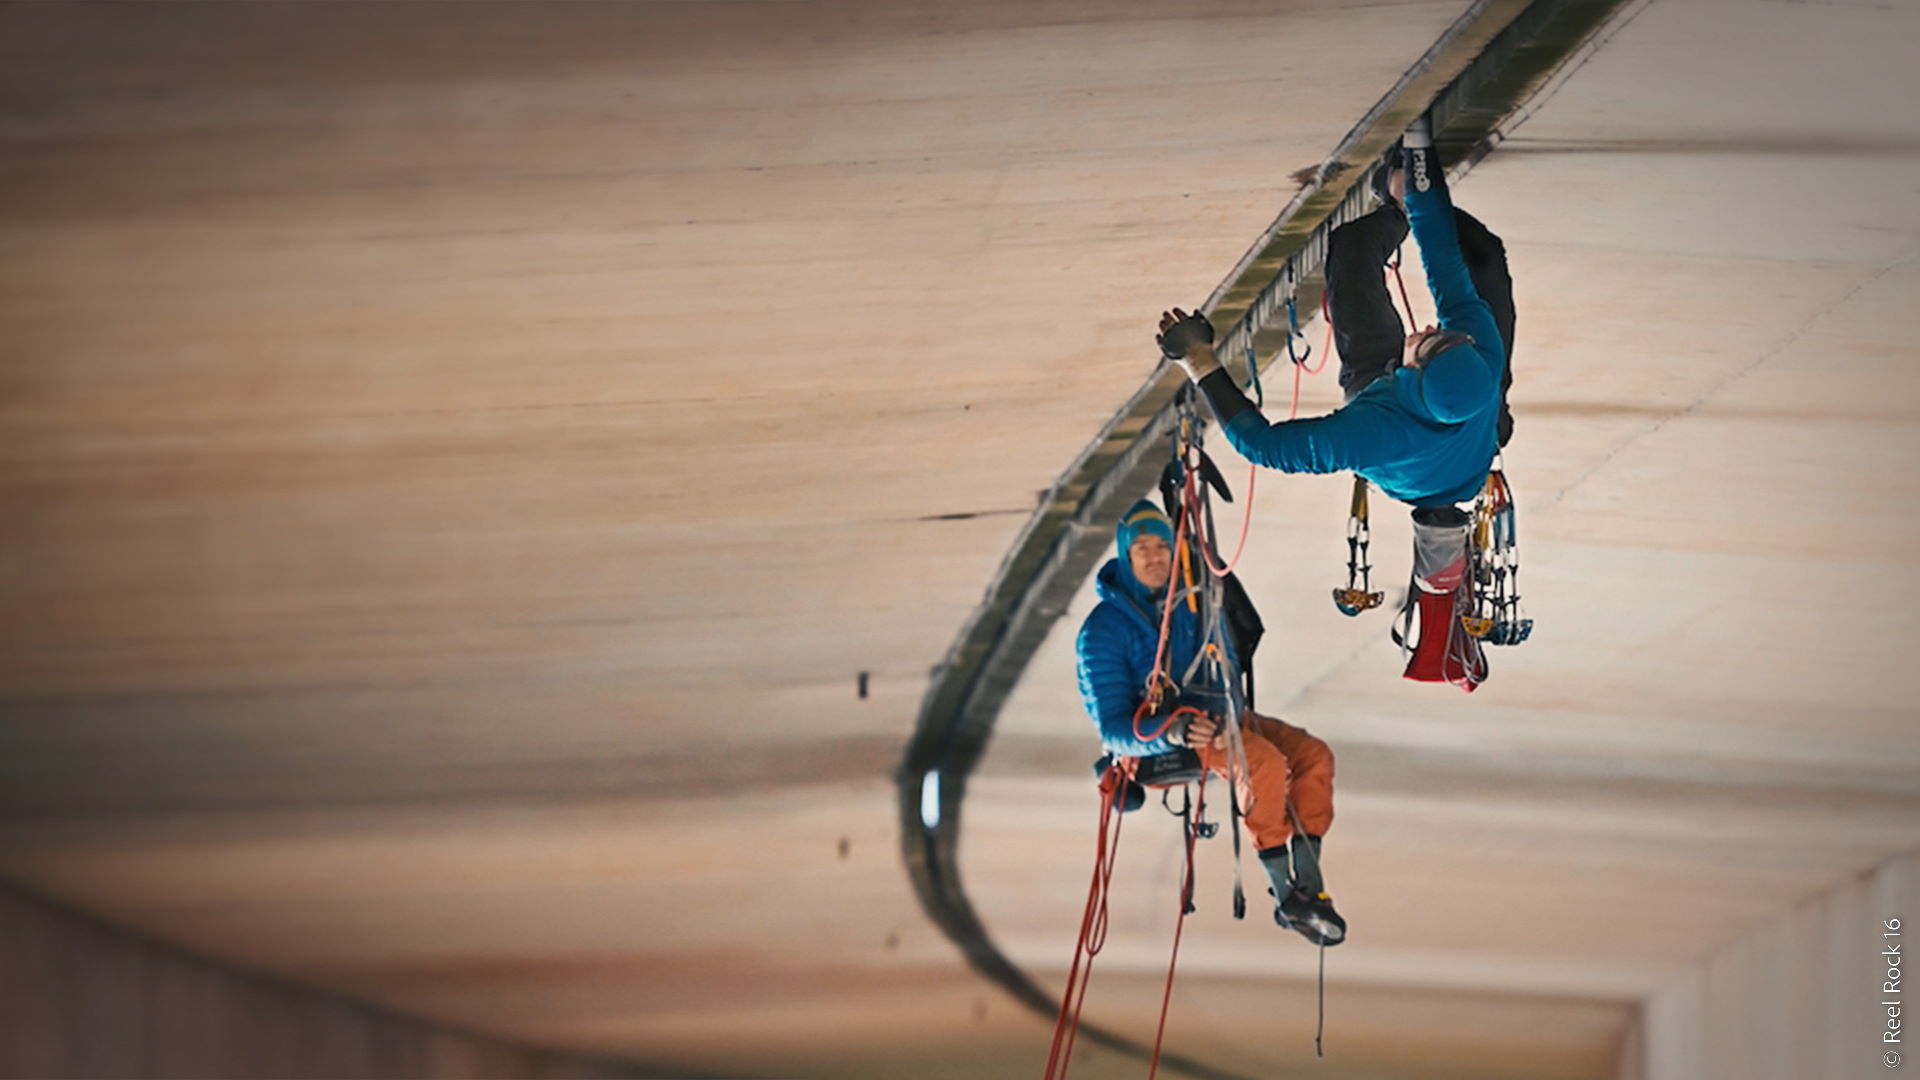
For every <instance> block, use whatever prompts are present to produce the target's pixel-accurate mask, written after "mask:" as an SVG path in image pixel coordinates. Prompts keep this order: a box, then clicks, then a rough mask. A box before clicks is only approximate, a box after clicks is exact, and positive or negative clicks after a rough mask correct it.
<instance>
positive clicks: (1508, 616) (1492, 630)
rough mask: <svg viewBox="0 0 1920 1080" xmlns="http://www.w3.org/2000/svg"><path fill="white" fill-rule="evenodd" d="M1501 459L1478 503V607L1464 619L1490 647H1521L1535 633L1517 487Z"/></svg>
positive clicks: (1471, 631) (1475, 548) (1475, 533)
mask: <svg viewBox="0 0 1920 1080" xmlns="http://www.w3.org/2000/svg"><path fill="white" fill-rule="evenodd" d="M1502 466H1503V462H1502V461H1501V460H1500V459H1499V458H1497V457H1496V458H1495V459H1494V463H1493V470H1492V471H1491V472H1489V473H1488V474H1487V484H1486V487H1484V488H1482V489H1481V491H1480V498H1479V499H1478V500H1476V501H1475V503H1474V507H1473V583H1474V608H1473V612H1472V613H1471V614H1469V615H1464V616H1462V617H1461V620H1460V622H1461V625H1462V626H1464V627H1465V628H1466V630H1467V632H1468V633H1469V634H1472V635H1473V636H1474V637H1477V638H1481V639H1482V640H1484V641H1485V642H1486V643H1487V644H1489V645H1518V644H1520V643H1521V642H1523V641H1525V640H1527V638H1529V637H1531V636H1532V635H1533V620H1532V619H1530V618H1527V616H1526V614H1525V612H1524V610H1523V609H1522V608H1521V606H1520V550H1519V536H1518V532H1517V530H1516V528H1515V524H1514V519H1515V513H1514V504H1513V488H1512V487H1511V486H1509V485H1508V483H1507V475H1506V471H1505V469H1504V468H1503V467H1502Z"/></svg>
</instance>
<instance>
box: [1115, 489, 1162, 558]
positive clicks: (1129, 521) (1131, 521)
mask: <svg viewBox="0 0 1920 1080" xmlns="http://www.w3.org/2000/svg"><path fill="white" fill-rule="evenodd" d="M1142 533H1150V534H1152V535H1154V536H1158V537H1159V538H1160V539H1162V540H1165V541H1166V542H1167V546H1168V547H1172V546H1173V522H1171V521H1168V520H1167V515H1166V514H1165V512H1163V511H1162V510H1161V509H1160V507H1159V505H1158V504H1156V503H1155V502H1154V501H1153V500H1152V499H1141V500H1140V501H1139V502H1137V503H1134V504H1133V505H1132V506H1130V507H1128V508H1127V512H1126V513H1125V514H1122V515H1121V516H1120V527H1119V528H1117V529H1115V530H1114V531H1113V538H1114V540H1115V541H1116V542H1118V543H1119V545H1120V561H1121V563H1122V564H1123V565H1124V564H1126V561H1127V549H1128V548H1130V547H1132V546H1133V542H1134V541H1135V540H1137V539H1139V538H1140V536H1141V534H1142Z"/></svg>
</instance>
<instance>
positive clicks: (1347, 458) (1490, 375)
mask: <svg viewBox="0 0 1920 1080" xmlns="http://www.w3.org/2000/svg"><path fill="white" fill-rule="evenodd" d="M1405 153H1406V186H1407V192H1406V199H1405V202H1406V213H1407V219H1408V222H1409V224H1410V226H1411V228H1412V232H1413V237H1414V241H1415V242H1416V243H1417V244H1418V245H1419V247H1420V261H1421V263H1422V264H1423V265H1425V267H1426V270H1427V287H1428V288H1429V289H1430V290H1431V291H1432V292H1433V298H1434V304H1435V307H1436V308H1437V310H1438V312H1439V317H1440V325H1439V327H1438V328H1435V327H1431V326H1430V327H1428V328H1426V329H1425V330H1421V331H1418V332H1416V333H1413V334H1410V335H1408V336H1407V340H1406V345H1405V349H1404V351H1403V353H1402V358H1401V363H1400V367H1399V368H1398V369H1396V370H1394V371H1392V372H1390V373H1388V374H1387V375H1386V376H1384V377H1382V378H1379V379H1376V380H1375V381H1373V382H1372V383H1370V384H1369V385H1367V386H1366V387H1365V388H1364V389H1362V390H1360V391H1359V392H1358V393H1356V394H1355V395H1354V396H1353V398H1352V399H1351V400H1349V401H1348V402H1347V403H1346V405H1344V406H1342V407H1341V408H1339V409H1337V410H1335V411H1334V412H1332V413H1329V414H1328V415H1326V416H1320V417H1312V418H1308V419H1301V420H1287V421H1282V422H1280V423H1277V424H1270V423H1268V422H1267V420H1266V419H1265V418H1264V417H1262V416H1261V415H1260V413H1259V411H1258V410H1256V409H1255V408H1254V407H1253V404H1252V403H1251V402H1249V401H1248V400H1247V398H1246V395H1245V394H1244V393H1242V392H1241V391H1240V388H1239V387H1238V386H1237V385H1235V383H1234V381H1233V378H1232V376H1231V375H1229V374H1228V373H1227V372H1226V369H1224V368H1222V367H1221V366H1220V362H1219V360H1218V359H1216V358H1215V356H1214V352H1213V327H1212V325H1211V324H1209V323H1208V322H1207V321H1206V318H1205V317H1204V316H1201V315H1197V314H1196V315H1188V314H1186V313H1185V312H1182V311H1181V310H1180V309H1178V308H1175V309H1174V310H1173V311H1171V312H1168V313H1167V314H1165V315H1163V316H1162V317H1161V321H1160V331H1161V332H1160V335H1159V337H1158V338H1157V339H1156V340H1158V341H1159V343H1160V346H1161V350H1162V351H1163V352H1164V353H1165V354H1166V356H1167V357H1168V359H1171V360H1174V361H1176V362H1177V363H1179V364H1180V365H1181V366H1182V367H1184V368H1185V369H1186V371H1187V374H1188V375H1189V377H1191V378H1192V379H1193V380H1194V381H1195V382H1197V383H1198V384H1199V385H1200V388H1201V390H1202V391H1203V392H1204V393H1205V394H1206V396H1207V400H1208V402H1209V403H1211V404H1212V406H1213V411H1214V415H1215V416H1216V417H1217V418H1218V419H1219V421H1220V427H1221V429H1222V431H1224V432H1225V434H1226V436H1227V441H1228V442H1230V443H1232V444H1233V447H1234V449H1236V450H1238V451H1240V453H1241V455H1242V456H1244V457H1246V458H1247V460H1249V461H1252V462H1254V463H1255V464H1258V465H1265V466H1268V467H1270V468H1275V469H1279V470H1281V471H1282V472H1292V473H1335V472H1347V471H1352V472H1356V473H1359V474H1360V475H1361V476H1364V477H1366V478H1367V479H1368V480H1370V481H1372V482H1373V483H1374V484H1375V485H1377V486H1378V487H1379V488H1380V490H1381V491H1384V492H1386V493H1387V494H1388V495H1389V496H1391V497H1392V498H1395V499H1398V500H1400V501H1401V502H1405V503H1409V504H1411V505H1413V506H1416V507H1423V506H1452V505H1454V504H1456V503H1461V502H1466V501H1468V500H1470V499H1472V498H1473V497H1474V496H1475V495H1476V494H1478V493H1479V491H1480V488H1481V485H1482V484H1484V483H1485V482H1486V478H1487V472H1488V470H1489V469H1490V468H1491V466H1492V464H1493V456H1494V453H1495V451H1496V450H1497V449H1498V431H1499V418H1500V397H1501V391H1500V385H1501V380H1502V377H1503V376H1504V374H1505V372H1506V365H1507V355H1506V346H1505V344H1504V342H1502V340H1501V336H1500V329H1499V326H1498V324H1497V323H1496V322H1495V320H1494V315H1493V311H1492V309H1491V308H1490V307H1489V306H1488V304H1487V302H1486V300H1484V299H1482V298H1481V296H1480V294H1479V293H1478V292H1477V291H1476V290H1475V289H1474V284H1473V278H1472V276H1471V275H1470V274H1469V272H1468V269H1467V264H1466V260H1465V258H1464V257H1463V256H1462V255H1461V250H1460V238H1459V235H1458V233H1457V230H1456V224H1455V219H1454V208H1453V202H1452V199H1451V198H1449V196H1448V194H1447V188H1446V180H1445V177H1444V175H1443V174H1442V173H1441V171H1440V165H1439V161H1438V160H1437V159H1436V158H1435V157H1434V154H1433V140H1432V138H1431V136H1430V135H1429V134H1428V128H1427V124H1426V121H1425V119H1424V118H1423V119H1422V120H1421V121H1419V122H1418V123H1416V124H1415V125H1414V126H1413V127H1412V128H1410V129H1409V130H1408V132H1407V138H1406V151H1405Z"/></svg>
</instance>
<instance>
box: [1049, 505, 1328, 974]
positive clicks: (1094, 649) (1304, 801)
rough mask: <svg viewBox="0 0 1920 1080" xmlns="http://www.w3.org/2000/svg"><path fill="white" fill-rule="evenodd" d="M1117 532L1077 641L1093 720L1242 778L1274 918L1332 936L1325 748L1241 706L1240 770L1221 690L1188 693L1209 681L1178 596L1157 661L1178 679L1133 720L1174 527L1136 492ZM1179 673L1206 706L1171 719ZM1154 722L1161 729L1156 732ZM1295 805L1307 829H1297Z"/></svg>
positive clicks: (1191, 620)
mask: <svg viewBox="0 0 1920 1080" xmlns="http://www.w3.org/2000/svg"><path fill="white" fill-rule="evenodd" d="M1115 531H1116V536H1115V541H1116V543H1117V544H1118V546H1119V548H1120V556H1119V558H1116V559H1109V560H1107V564H1106V565H1105V566H1102V567H1101V568H1100V573H1099V576H1098V577H1097V578H1096V579H1095V584H1096V587H1097V589H1098V590H1099V593H1100V603H1099V604H1097V605H1096V606H1095V607H1094V609H1093V610H1092V611H1091V612H1089V613H1088V614H1087V620H1086V622H1084V623H1082V624H1081V626H1080V637H1079V639H1078V640H1077V641H1076V643H1075V648H1076V652H1077V653H1078V655H1079V665H1078V667H1079V673H1080V692H1081V694H1082V695H1084V696H1085V698H1086V701H1087V712H1088V713H1089V714H1090V715H1092V717H1093V720H1094V723H1095V724H1097V725H1099V728H1100V741H1101V743H1102V744H1103V745H1105V747H1106V748H1107V751H1108V752H1109V753H1112V754H1115V755H1118V756H1120V757H1132V758H1137V757H1146V756H1149V755H1153V754H1160V753H1166V752H1169V751H1173V750H1176V749H1178V748H1181V747H1185V748H1187V749H1190V750H1192V751H1194V753H1195V754H1197V755H1198V756H1199V759H1200V764H1201V765H1203V766H1204V767H1206V768H1207V769H1208V770H1210V771H1211V772H1213V773H1214V774H1215V775H1218V776H1221V777H1227V776H1233V777H1234V778H1235V779H1236V780H1238V781H1239V783H1240V790H1239V792H1238V795H1239V805H1240V807H1241V808H1242V811H1243V818H1242V820H1243V821H1244V822H1245V823H1246V828H1247V832H1248V833H1250V834H1252V836H1253V842H1254V846H1255V848H1256V850H1258V851H1259V854H1260V861H1261V864H1262V866H1263V867H1264V868H1265V869H1266V871H1267V875H1268V877H1269V879H1270V880H1271V881H1272V883H1273V895H1274V900H1275V909H1274V920H1275V921H1276V922H1277V923H1279V924H1280V925H1281V926H1283V927H1286V928H1288V929H1291V930H1295V931H1298V932H1299V933H1300V934H1301V935H1302V936H1304V937H1306V938H1307V939H1308V940H1309V941H1312V942H1314V943H1315V944H1325V945H1337V944H1339V943H1340V941H1341V940H1343V939H1344V938H1345V937H1346V927H1347V924H1346V921H1345V920H1344V919H1342V918H1341V917H1340V913H1339V912H1338V911H1335V910H1334V907H1333V900H1332V898H1331V897H1329V896H1328V895H1327V891H1326V884H1325V881H1324V879H1323V877H1322V875H1321V873H1320V856H1321V843H1322V838H1323V837H1324V836H1325V835H1326V832H1327V829H1328V828H1329V827H1330V826H1331V825H1332V824H1333V751H1332V750H1330V749H1328V747H1327V744H1326V743H1325V742H1323V741H1321V740H1320V739H1318V738H1316V737H1314V736H1313V735H1312V734H1310V733H1308V732H1307V731H1306V730H1305V729H1302V728H1297V727H1294V726H1293V725H1292V724H1288V723H1285V722H1283V721H1280V720H1276V719H1274V718H1272V717H1268V716H1261V715H1259V714H1257V713H1255V712H1253V711H1251V710H1247V711H1244V712H1242V713H1240V722H1241V728H1240V732H1241V748H1242V752H1243V753H1244V755H1245V757H1244V761H1245V763H1246V770H1245V772H1244V774H1240V773H1236V772H1235V770H1234V769H1233V762H1232V760H1231V759H1230V753H1229V749H1228V739H1227V735H1226V730H1225V726H1224V723H1223V721H1225V720H1226V719H1227V718H1228V716H1230V715H1231V710H1229V709H1227V708H1226V707H1225V706H1224V703H1223V702H1220V701H1219V700H1218V699H1217V698H1215V699H1212V701H1211V702H1209V699H1208V696H1207V695H1205V694H1204V693H1202V694H1201V695H1200V696H1198V697H1195V696H1194V692H1195V691H1196V690H1200V689H1203V686H1204V684H1205V683H1206V681H1207V680H1206V679H1205V677H1204V676H1199V677H1196V678H1193V679H1188V677H1187V672H1188V669H1189V668H1190V667H1191V666H1192V664H1193V658H1194V656H1195V655H1196V654H1197V653H1198V652H1199V650H1200V648H1201V646H1202V645H1203V644H1204V639H1205V633H1204V628H1203V627H1202V626H1201V625H1200V618H1199V616H1198V615H1196V614H1195V613H1194V611H1193V609H1191V608H1189V607H1188V606H1187V605H1186V604H1185V603H1183V602H1181V598H1180V597H1178V596H1176V597H1174V603H1173V611H1172V615H1171V618H1170V619H1169V621H1168V624H1167V656H1166V658H1165V661H1164V663H1165V667H1164V668H1163V670H1164V671H1165V672H1166V673H1167V675H1168V677H1169V678H1170V679H1172V680H1173V682H1174V683H1175V684H1176V685H1175V686H1174V688H1173V691H1172V692H1171V693H1169V694H1168V700H1167V701H1166V702H1165V703H1163V704H1162V706H1161V709H1160V715H1159V716H1158V717H1155V716H1145V717H1142V718H1141V720H1140V727H1139V729H1138V730H1136V729H1135V727H1134V712H1135V710H1137V709H1138V708H1139V707H1140V703H1141V702H1142V701H1143V700H1145V698H1146V694H1147V690H1146V688H1147V683H1148V680H1149V677H1150V676H1151V675H1152V673H1153V662H1154V657H1155V654H1156V653H1157V652H1158V651H1159V644H1160V622H1161V618H1162V615H1163V613H1164V612H1165V610H1166V609H1165V604H1166V599H1167V590H1168V588H1169V587H1171V585H1172V583H1173V581H1174V557H1175V556H1174V550H1173V544H1174V540H1175V537H1174V533H1173V525H1172V523H1171V522H1170V521H1168V520H1167V515H1166V514H1165V513H1163V512H1162V511H1161V510H1160V507H1159V506H1157V505H1155V504H1154V503H1153V502H1152V501H1150V500H1147V499H1142V500H1140V501H1139V502H1137V503H1134V504H1133V507H1132V508H1131V509H1129V510H1128V511H1127V512H1126V514H1125V516H1123V517H1122V518H1121V519H1120V526H1119V528H1118V529H1117V530H1115ZM1223 648H1224V649H1225V655H1226V660H1227V665H1226V666H1227V668H1228V670H1229V671H1237V670H1238V668H1239V660H1238V657H1237V656H1235V654H1234V651H1233V646H1232V643H1231V642H1226V643H1225V644H1224V645H1223ZM1183 681H1184V682H1185V683H1186V685H1185V686H1184V689H1185V690H1187V691H1188V697H1187V698H1186V700H1187V701H1189V702H1192V701H1196V700H1198V701H1202V702H1208V703H1207V704H1206V709H1205V712H1204V714H1203V715H1198V716H1196V715H1193V714H1191V713H1187V714H1183V715H1182V718H1181V719H1180V720H1177V721H1175V722H1174V723H1172V724H1171V725H1169V724H1168V723H1167V722H1166V720H1165V715H1166V714H1167V713H1169V712H1171V711H1172V709H1173V706H1174V704H1175V703H1176V702H1177V701H1179V700H1180V691H1181V690H1182V689H1183V687H1182V686H1181V685H1180V684H1181V683H1182V682H1183ZM1162 727H1165V728H1166V729H1167V730H1166V731H1165V732H1164V733H1160V732H1158V729H1160V728H1162ZM1143 734H1151V735H1153V736H1154V737H1153V738H1150V739H1149V738H1144V737H1143ZM1289 800H1291V802H1292V803H1293V812H1291V813H1290V812H1289V811H1288V808H1287V804H1288V802H1289ZM1296 814H1297V815H1298V818H1297V820H1298V821H1299V823H1300V827H1301V829H1303V830H1305V831H1304V832H1303V833H1302V832H1296V830H1295V828H1294V822H1295V820H1296V818H1295V815H1296Z"/></svg>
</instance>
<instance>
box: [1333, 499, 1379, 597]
mask: <svg viewBox="0 0 1920 1080" xmlns="http://www.w3.org/2000/svg"><path fill="white" fill-rule="evenodd" d="M1372 542H1373V529H1372V527H1371V526H1370V525H1369V524H1368V523H1367V478H1366V477H1364V476H1357V475H1356V476H1355V477H1354V478H1353V501H1352V502H1351V503H1349V504H1348V507H1347V585H1346V588H1344V589H1342V588H1335V589H1334V590H1333V606H1334V607H1337V608H1339V609H1340V614H1342V615H1358V614H1360V613H1361V612H1363V611H1366V610H1367V609H1369V608H1376V607H1379V606H1380V604H1381V603H1382V602H1383V601H1384V600H1386V598H1387V596H1386V594H1385V593H1379V592H1374V591H1373V563H1372V562H1371V561H1370V560H1369V559H1368V557H1367V548H1368V545H1370V544H1371V543H1372Z"/></svg>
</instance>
